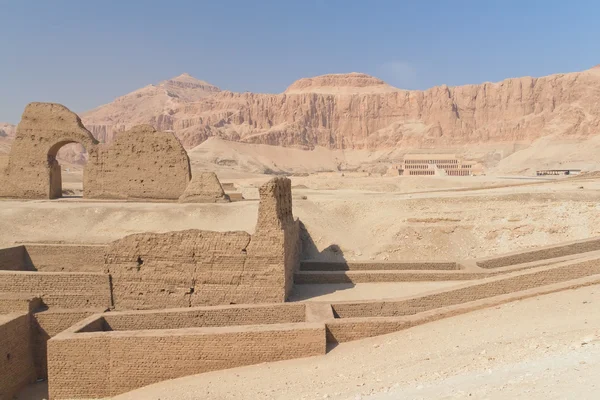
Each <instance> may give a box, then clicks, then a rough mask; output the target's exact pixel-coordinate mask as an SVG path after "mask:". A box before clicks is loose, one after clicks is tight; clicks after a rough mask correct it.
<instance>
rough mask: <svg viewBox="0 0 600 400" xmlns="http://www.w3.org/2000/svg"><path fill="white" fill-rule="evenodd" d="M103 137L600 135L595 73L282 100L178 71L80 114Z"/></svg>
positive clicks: (334, 89) (363, 82) (332, 90)
mask: <svg viewBox="0 0 600 400" xmlns="http://www.w3.org/2000/svg"><path fill="white" fill-rule="evenodd" d="M82 119H83V122H84V124H85V125H86V126H87V127H88V128H89V129H90V130H91V131H92V132H93V133H94V135H96V136H97V137H98V138H99V139H100V140H102V141H107V142H110V140H111V139H112V137H113V136H114V134H115V133H116V132H119V131H122V130H125V129H128V128H129V127H131V126H132V125H136V124H140V123H150V124H152V125H154V126H155V127H156V128H157V129H161V130H172V131H174V132H175V133H176V134H177V136H178V137H179V138H180V139H181V140H182V142H183V143H184V145H185V146H186V147H187V148H191V147H194V146H196V145H198V144H200V143H201V142H203V141H204V140H206V139H207V138H209V137H212V136H218V137H221V138H224V139H228V140H234V141H242V142H248V143H259V144H271V145H278V146H288V147H300V148H314V147H315V146H322V147H326V148H330V149H371V150H380V149H390V148H409V147H410V148H435V147H440V146H456V145H468V144H477V143H497V142H502V143H507V142H522V143H530V142H532V141H533V140H535V139H537V138H539V137H542V136H545V135H550V134H559V135H562V136H566V137H577V136H587V135H593V134H595V133H600V131H599V128H600V68H599V67H595V68H592V69H590V70H586V71H583V72H575V73H568V74H556V75H550V76H546V77H542V78H531V77H523V78H513V79H507V80H504V81H502V82H499V83H483V84H479V85H466V86H458V87H448V86H445V85H443V86H438V87H434V88H431V89H428V90H425V91H417V90H411V91H408V90H401V89H397V88H394V87H392V86H390V85H388V84H386V83H385V82H383V81H382V80H380V79H377V78H375V77H372V76H369V75H366V74H360V73H350V74H331V75H323V76H318V77H314V78H305V79H300V80H298V81H296V82H294V83H293V84H292V85H290V86H289V87H288V88H287V90H285V91H284V92H283V93H281V94H256V93H234V92H230V91H221V90H219V89H218V88H217V87H215V86H213V85H210V84H208V83H206V82H203V81H200V80H197V79H194V78H193V77H191V76H189V75H187V74H183V75H181V76H178V77H176V78H173V79H170V80H167V81H164V82H161V83H159V84H158V85H150V86H146V87H144V88H142V89H140V90H137V91H135V92H132V93H130V94H127V95H125V96H122V97H120V98H118V99H116V100H115V101H114V102H112V103H110V104H107V105H104V106H101V107H98V108H96V109H94V110H91V111H89V112H86V113H84V114H83V115H82Z"/></svg>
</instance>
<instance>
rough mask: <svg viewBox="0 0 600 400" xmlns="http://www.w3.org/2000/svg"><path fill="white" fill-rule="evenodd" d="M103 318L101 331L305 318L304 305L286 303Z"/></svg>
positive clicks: (163, 311) (255, 323)
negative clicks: (103, 323)
mask: <svg viewBox="0 0 600 400" xmlns="http://www.w3.org/2000/svg"><path fill="white" fill-rule="evenodd" d="M104 320H105V321H106V326H105V327H104V329H103V330H110V331H130V330H131V331H133V330H142V329H183V328H200V327H217V326H236V325H261V324H262V325H268V324H282V323H297V322H304V321H305V320H306V305H305V304H304V303H295V304H293V303H287V304H277V305H266V306H263V305H245V306H216V307H194V308H180V309H170V310H159V311H123V312H111V313H107V314H104Z"/></svg>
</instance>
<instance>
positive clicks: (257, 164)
mask: <svg viewBox="0 0 600 400" xmlns="http://www.w3.org/2000/svg"><path fill="white" fill-rule="evenodd" d="M188 155H189V157H190V161H191V163H192V165H193V166H194V167H200V168H205V169H214V166H215V165H217V166H219V167H225V168H228V169H236V170H242V171H245V172H250V173H267V174H273V173H305V172H320V171H337V170H338V165H339V164H340V163H341V162H342V161H343V160H344V156H343V154H342V153H340V152H336V151H332V150H328V149H325V148H322V147H317V148H315V149H314V150H300V149H292V148H282V147H278V146H269V145H265V144H249V143H239V142H230V141H226V140H222V139H219V138H210V139H208V140H207V141H205V142H204V143H202V144H200V145H199V146H196V147H195V148H193V149H192V150H190V151H189V152H188Z"/></svg>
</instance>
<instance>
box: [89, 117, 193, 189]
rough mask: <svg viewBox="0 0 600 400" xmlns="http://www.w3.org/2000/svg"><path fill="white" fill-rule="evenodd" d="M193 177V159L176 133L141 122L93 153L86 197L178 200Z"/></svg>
mask: <svg viewBox="0 0 600 400" xmlns="http://www.w3.org/2000/svg"><path fill="white" fill-rule="evenodd" d="M190 179H191V173H190V161H189V159H188V156H187V153H186V151H185V149H184V148H183V146H182V145H181V143H180V142H179V140H178V139H177V138H176V137H175V135H173V134H172V133H170V132H158V131H157V130H156V129H154V128H153V127H152V126H150V125H138V126H135V127H133V128H131V129H130V130H128V131H126V132H121V133H119V134H118V135H117V137H116V140H115V141H114V142H113V143H112V144H111V145H100V146H98V148H97V151H95V152H94V154H90V158H89V160H88V165H87V167H86V171H85V176H84V186H83V188H84V197H87V198H98V199H155V200H164V199H170V200H177V199H179V197H180V196H181V195H182V194H183V192H184V191H185V189H186V187H187V185H188V183H189V182H190Z"/></svg>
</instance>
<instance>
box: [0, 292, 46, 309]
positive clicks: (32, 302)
mask: <svg viewBox="0 0 600 400" xmlns="http://www.w3.org/2000/svg"><path fill="white" fill-rule="evenodd" d="M41 306H42V300H41V299H39V298H37V297H33V296H31V295H28V294H19V293H0V314H10V313H15V312H19V313H29V312H33V311H35V310H36V309H38V308H40V307H41Z"/></svg>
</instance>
